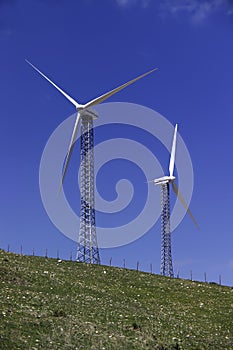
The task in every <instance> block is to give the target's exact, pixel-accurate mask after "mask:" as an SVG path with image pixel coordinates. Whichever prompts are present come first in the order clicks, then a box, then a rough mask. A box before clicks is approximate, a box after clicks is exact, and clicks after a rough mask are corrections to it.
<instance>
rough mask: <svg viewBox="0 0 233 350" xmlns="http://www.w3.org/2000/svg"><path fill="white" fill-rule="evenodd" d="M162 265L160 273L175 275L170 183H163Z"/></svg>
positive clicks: (169, 275)
mask: <svg viewBox="0 0 233 350" xmlns="http://www.w3.org/2000/svg"><path fill="white" fill-rule="evenodd" d="M161 207H162V213H161V241H162V245H161V266H160V273H161V275H163V276H168V277H174V273H173V266H172V253H171V232H170V191H169V183H168V182H167V183H165V184H162V185H161Z"/></svg>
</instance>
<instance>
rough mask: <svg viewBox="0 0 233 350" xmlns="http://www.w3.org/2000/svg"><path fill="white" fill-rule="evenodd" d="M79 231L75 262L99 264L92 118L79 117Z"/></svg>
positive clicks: (86, 116) (85, 115)
mask: <svg viewBox="0 0 233 350" xmlns="http://www.w3.org/2000/svg"><path fill="white" fill-rule="evenodd" d="M80 161H81V165H80V167H81V169H80V197H81V198H80V201H81V207H80V230H79V238H78V249H77V261H80V262H85V263H91V264H100V256H99V249H98V245H97V237H96V221H95V172H94V130H93V116H90V115H88V114H86V113H85V114H84V115H82V117H81V159H80Z"/></svg>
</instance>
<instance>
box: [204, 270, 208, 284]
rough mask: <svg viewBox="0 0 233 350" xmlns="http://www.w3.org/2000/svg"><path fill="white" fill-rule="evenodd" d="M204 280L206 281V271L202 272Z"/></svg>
mask: <svg viewBox="0 0 233 350" xmlns="http://www.w3.org/2000/svg"><path fill="white" fill-rule="evenodd" d="M204 280H205V283H206V281H207V280H206V272H204Z"/></svg>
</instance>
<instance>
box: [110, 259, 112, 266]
mask: <svg viewBox="0 0 233 350" xmlns="http://www.w3.org/2000/svg"><path fill="white" fill-rule="evenodd" d="M109 266H112V257H111V258H110V260H109Z"/></svg>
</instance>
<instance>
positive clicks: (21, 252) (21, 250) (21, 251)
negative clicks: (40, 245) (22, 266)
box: [20, 244, 23, 255]
mask: <svg viewBox="0 0 233 350" xmlns="http://www.w3.org/2000/svg"><path fill="white" fill-rule="evenodd" d="M20 255H23V247H22V244H21V246H20Z"/></svg>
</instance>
